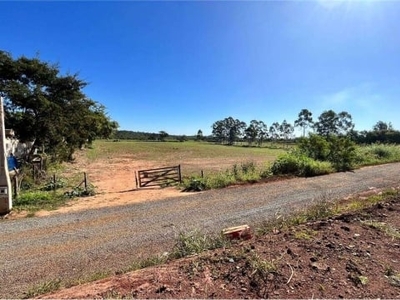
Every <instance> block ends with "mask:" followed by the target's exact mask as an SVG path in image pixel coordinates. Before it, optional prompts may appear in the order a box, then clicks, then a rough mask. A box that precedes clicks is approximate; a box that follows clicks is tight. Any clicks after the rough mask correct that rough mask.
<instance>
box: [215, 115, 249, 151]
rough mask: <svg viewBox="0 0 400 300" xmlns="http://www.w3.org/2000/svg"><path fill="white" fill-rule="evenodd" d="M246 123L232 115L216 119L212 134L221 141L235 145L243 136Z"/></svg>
mask: <svg viewBox="0 0 400 300" xmlns="http://www.w3.org/2000/svg"><path fill="white" fill-rule="evenodd" d="M245 128H246V123H245V122H242V121H240V120H238V119H234V118H232V117H228V118H225V119H224V120H219V121H216V122H215V123H214V124H213V125H212V135H213V136H214V137H215V138H216V139H217V140H218V142H220V143H224V142H226V143H228V144H229V145H233V144H234V143H235V142H236V141H237V140H239V139H240V138H241V137H243V134H244V130H245Z"/></svg>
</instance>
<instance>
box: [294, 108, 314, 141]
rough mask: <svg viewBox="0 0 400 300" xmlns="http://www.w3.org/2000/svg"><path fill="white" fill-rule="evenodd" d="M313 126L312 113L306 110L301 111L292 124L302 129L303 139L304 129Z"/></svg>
mask: <svg viewBox="0 0 400 300" xmlns="http://www.w3.org/2000/svg"><path fill="white" fill-rule="evenodd" d="M313 124H314V122H313V119H312V113H311V112H310V111H309V110H308V109H305V108H304V109H302V110H301V111H300V113H299V115H298V119H297V120H296V121H295V122H294V126H295V127H297V126H299V127H301V128H303V137H304V136H305V135H306V129H307V128H309V127H312V125H313Z"/></svg>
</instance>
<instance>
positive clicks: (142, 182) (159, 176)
mask: <svg viewBox="0 0 400 300" xmlns="http://www.w3.org/2000/svg"><path fill="white" fill-rule="evenodd" d="M135 175H136V174H135ZM135 179H136V187H140V188H141V187H151V186H163V185H170V184H172V183H173V184H176V183H178V182H179V183H181V182H182V176H181V165H178V166H174V167H165V168H157V169H149V170H141V171H138V172H137V176H136V178H135Z"/></svg>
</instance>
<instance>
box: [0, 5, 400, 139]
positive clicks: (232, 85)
mask: <svg viewBox="0 0 400 300" xmlns="http://www.w3.org/2000/svg"><path fill="white" fill-rule="evenodd" d="M0 12H1V14H0V41H1V44H0V45H1V47H0V49H2V50H5V51H8V52H10V53H11V54H12V55H13V57H14V58H17V57H19V56H21V55H25V56H27V57H34V56H36V55H37V53H39V57H40V59H41V60H44V61H48V62H51V63H59V65H60V67H61V70H62V73H66V72H70V73H76V72H78V73H79V77H80V78H81V79H83V80H86V81H87V82H89V83H90V84H89V86H88V87H87V88H85V90H84V92H85V93H86V94H87V95H88V97H90V98H92V99H93V100H96V101H98V102H100V103H101V104H103V105H105V106H106V108H107V111H108V113H109V115H110V117H111V118H112V119H114V120H116V121H117V122H118V123H119V124H120V129H124V130H133V131H146V132H158V131H160V130H164V131H166V132H168V133H169V134H185V135H194V134H196V133H197V130H199V129H201V130H202V131H203V133H204V134H210V133H211V125H212V124H213V123H214V122H215V121H217V120H221V119H224V118H225V117H229V116H232V117H234V118H238V119H240V120H241V121H245V122H246V123H249V122H250V121H251V120H252V119H256V120H262V121H264V122H266V123H267V125H268V126H269V125H271V124H272V123H273V122H275V121H278V122H282V121H283V120H284V119H286V120H287V121H289V122H293V121H294V120H295V119H296V118H297V115H298V113H299V112H300V110H301V109H303V108H307V109H309V110H310V111H311V112H312V113H313V117H314V119H317V117H318V116H319V115H320V114H321V113H322V112H323V111H324V110H328V109H333V110H334V111H336V112H338V113H339V112H341V111H347V112H349V113H350V114H351V115H352V116H353V121H354V123H355V124H356V129H357V130H364V129H367V130H369V129H371V128H372V126H373V125H374V124H375V123H376V122H377V121H379V120H382V121H384V122H392V124H393V126H394V127H395V129H400V102H399V101H400V98H399V96H400V2H397V1H387V2H377V1H371V0H364V1H362V0H361V1H350V0H347V1H340V0H339V1H254V2H252V1H242V2H240V1H232V2H230V1H219V2H216V1H165V2H162V1H161V2H155V1H151V2H136V1H122V2H102V1H88V2H82V1H71V2H58V1H46V2H36V1H35V2H34V1H31V2H25V1H22V2H15V1H9V2H0Z"/></svg>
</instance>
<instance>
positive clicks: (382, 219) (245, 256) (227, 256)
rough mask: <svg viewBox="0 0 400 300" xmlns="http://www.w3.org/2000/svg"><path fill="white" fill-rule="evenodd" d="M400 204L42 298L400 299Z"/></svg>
mask: <svg viewBox="0 0 400 300" xmlns="http://www.w3.org/2000/svg"><path fill="white" fill-rule="evenodd" d="M399 213H400V197H397V199H394V200H392V201H391V202H389V203H381V204H377V205H375V206H374V207H372V208H369V209H366V210H363V211H362V212H359V213H356V214H346V215H341V216H338V217H336V218H330V219H326V220H321V221H316V222H310V223H307V224H304V225H300V226H297V227H292V228H289V229H285V230H283V229H282V230H278V229H275V230H273V232H270V233H268V234H266V235H264V236H261V237H256V236H255V237H253V238H252V239H250V240H247V241H238V242H236V243H234V244H233V245H232V246H231V247H229V248H226V249H218V250H214V251H208V252H205V253H203V254H201V255H198V256H193V257H190V258H185V259H180V260H176V261H171V262H170V263H168V264H165V265H162V266H158V267H150V268H146V269H142V270H139V271H136V272H131V273H127V274H122V275H116V276H113V277H111V278H107V279H103V280H99V281H96V282H93V283H88V284H84V285H80V286H76V287H72V288H69V289H65V290H61V291H59V292H56V293H53V294H50V295H46V296H41V297H40V298H42V299H44V298H47V299H49V298H52V299H55V298H124V297H127V298H236V299H242V298H243V299H249V298H392V299H393V298H400V267H399V266H400V230H399V229H400V218H399V217H398V216H399Z"/></svg>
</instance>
